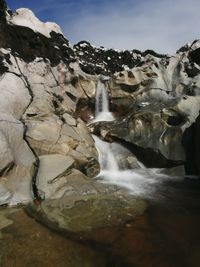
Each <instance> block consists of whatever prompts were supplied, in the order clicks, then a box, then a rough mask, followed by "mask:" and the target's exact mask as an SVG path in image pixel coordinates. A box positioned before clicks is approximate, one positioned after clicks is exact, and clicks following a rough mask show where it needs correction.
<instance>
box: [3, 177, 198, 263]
mask: <svg viewBox="0 0 200 267" xmlns="http://www.w3.org/2000/svg"><path fill="white" fill-rule="evenodd" d="M153 194H154V195H153V196H152V198H151V199H148V204H149V205H148V208H147V210H146V211H145V213H144V214H143V215H140V216H138V217H137V218H135V219H134V220H133V219H131V220H130V222H128V223H126V224H125V225H123V226H121V227H119V228H117V229H109V228H108V229H104V231H100V232H99V233H97V231H96V232H94V233H93V234H94V236H95V235H96V236H98V234H99V235H101V238H100V239H101V241H102V240H104V239H105V240H109V242H105V243H104V242H98V238H94V240H97V241H96V243H95V242H94V241H93V242H89V241H88V240H87V241H84V240H83V241H82V242H81V243H80V242H76V241H73V240H69V239H67V238H66V237H64V236H63V235H60V234H58V233H56V232H53V231H51V230H49V229H48V228H46V227H45V226H43V225H41V224H39V223H38V222H36V221H35V220H34V219H33V218H31V217H29V216H28V215H27V214H26V213H25V212H24V210H23V209H22V208H17V209H12V210H8V209H1V210H0V217H1V220H0V221H1V223H0V228H1V231H0V248H1V249H0V266H2V267H29V266H35V267H43V266H44V267H46V266H50V267H51V266H52V267H64V266H65V267H79V266H80V267H84V266H86V267H92V266H94V267H199V266H200V229H199V228H200V227H199V226H200V181H199V180H189V179H185V180H182V181H173V180H170V181H166V182H164V183H162V185H159V186H158V187H157V188H156V190H154V192H153ZM90 236H91V233H90Z"/></svg>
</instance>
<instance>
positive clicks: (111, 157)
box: [93, 81, 167, 196]
mask: <svg viewBox="0 0 200 267" xmlns="http://www.w3.org/2000/svg"><path fill="white" fill-rule="evenodd" d="M112 120H114V117H113V115H112V113H111V112H110V110H109V99H108V93H107V90H106V87H105V85H104V83H103V82H102V81H99V82H98V85H97V92H96V109H95V119H94V120H93V122H97V121H112ZM93 138H94V141H95V144H96V148H97V150H98V152H99V163H100V167H101V171H100V173H99V175H98V176H97V177H96V179H97V180H99V181H100V182H102V183H106V184H115V185H118V186H120V187H124V188H126V189H128V190H129V192H130V194H134V195H140V196H141V195H143V196H147V193H151V194H152V191H153V188H154V186H152V185H153V184H155V183H159V182H160V178H161V177H162V178H166V177H167V175H165V174H161V173H160V170H159V169H148V168H146V167H145V166H144V165H143V164H142V163H141V162H137V163H138V168H134V169H131V170H130V169H129V170H127V169H120V167H119V164H118V161H117V158H116V156H115V153H116V151H115V153H114V149H113V146H114V144H113V143H108V142H105V141H102V140H101V139H100V138H99V137H97V136H95V135H93ZM124 149H125V148H124V147H123V146H121V145H119V144H118V151H117V154H119V153H122V154H123V151H124Z"/></svg>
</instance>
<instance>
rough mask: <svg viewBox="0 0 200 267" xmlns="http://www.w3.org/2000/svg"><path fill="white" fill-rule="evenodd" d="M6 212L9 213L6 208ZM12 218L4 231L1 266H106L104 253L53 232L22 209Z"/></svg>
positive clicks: (0, 252)
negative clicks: (100, 253) (101, 253)
mask: <svg viewBox="0 0 200 267" xmlns="http://www.w3.org/2000/svg"><path fill="white" fill-rule="evenodd" d="M2 212H3V213H4V214H5V213H6V211H5V209H4V210H0V214H1V213H2ZM8 213H10V211H8ZM5 218H6V215H5V216H4V219H5ZM9 218H10V220H9V221H7V224H9V222H10V225H8V226H7V227H5V228H3V229H1V232H0V266H1V267H46V266H48V267H79V266H80V267H93V266H95V267H104V266H106V264H105V261H104V258H103V257H102V255H99V254H98V253H97V252H96V251H94V250H93V249H91V248H89V247H86V246H83V245H81V244H78V243H76V242H72V241H70V240H67V239H66V238H64V237H62V236H61V235H58V234H57V233H55V232H52V231H51V230H49V229H48V228H46V227H44V226H42V225H41V224H39V223H37V222H36V221H35V220H34V219H33V218H31V217H29V216H28V215H27V214H26V213H25V212H24V211H23V210H22V209H16V211H13V213H11V214H9ZM5 225H6V223H5Z"/></svg>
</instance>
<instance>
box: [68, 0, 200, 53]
mask: <svg viewBox="0 0 200 267" xmlns="http://www.w3.org/2000/svg"><path fill="white" fill-rule="evenodd" d="M111 3H112V5H111ZM199 10H200V1H199V0H190V1H188V0H160V1H159V0H148V1H140V2H139V1H134V0H124V1H123V2H121V4H119V3H118V4H116V5H115V4H114V3H113V1H110V3H107V4H105V6H104V8H103V9H102V10H99V13H96V12H94V11H93V10H90V9H89V7H87V8H86V9H82V12H80V15H79V16H77V17H74V18H73V20H72V21H70V22H69V21H68V22H64V21H63V25H65V26H64V27H63V30H64V32H65V34H66V37H67V38H69V39H70V40H71V41H72V42H78V41H80V40H88V41H90V42H91V43H92V44H94V45H97V46H100V45H103V46H105V47H113V48H119V49H134V48H136V49H140V50H145V49H154V50H156V51H157V52H161V53H173V52H175V51H176V50H177V49H178V48H179V47H181V46H182V45H184V44H185V43H187V42H192V41H193V40H194V39H196V38H199V37H200V16H199ZM66 12H67V11H66Z"/></svg>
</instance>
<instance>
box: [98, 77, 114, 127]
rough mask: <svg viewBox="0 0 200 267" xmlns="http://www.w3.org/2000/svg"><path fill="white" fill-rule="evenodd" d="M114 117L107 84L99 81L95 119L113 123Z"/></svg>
mask: <svg viewBox="0 0 200 267" xmlns="http://www.w3.org/2000/svg"><path fill="white" fill-rule="evenodd" d="M112 120H114V117H113V115H112V113H111V112H110V110H109V98H108V92H107V90H106V87H105V84H104V83H103V82H102V81H101V80H99V81H98V84H97V90H96V105H95V119H94V122H96V121H112Z"/></svg>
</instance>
